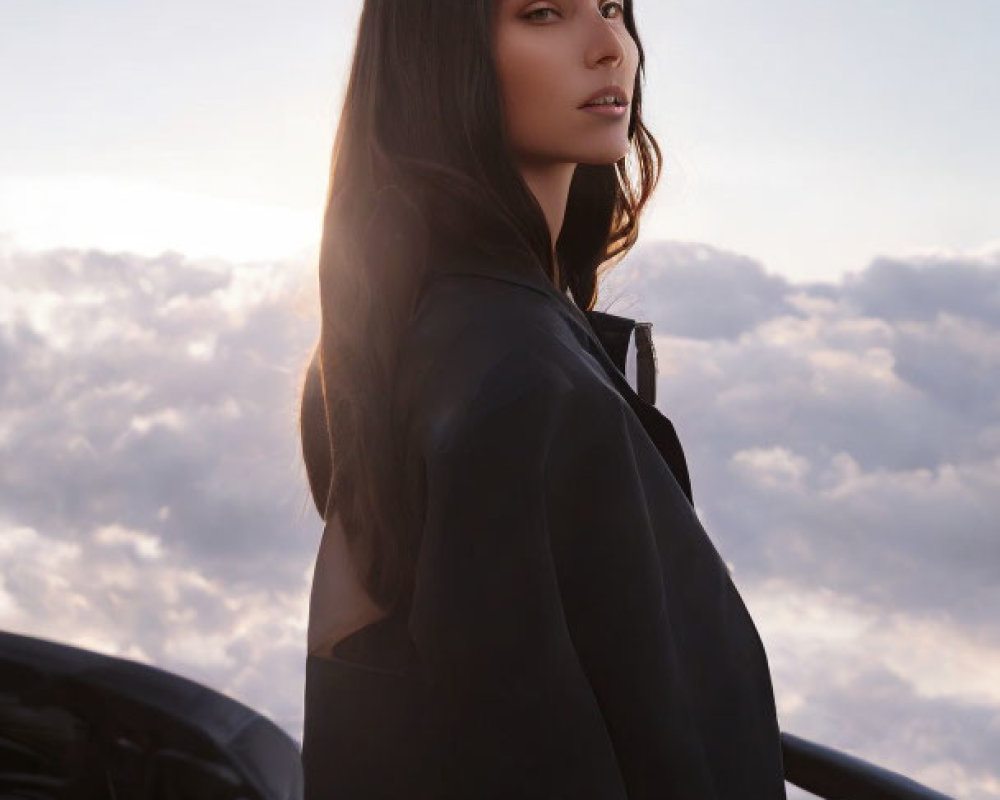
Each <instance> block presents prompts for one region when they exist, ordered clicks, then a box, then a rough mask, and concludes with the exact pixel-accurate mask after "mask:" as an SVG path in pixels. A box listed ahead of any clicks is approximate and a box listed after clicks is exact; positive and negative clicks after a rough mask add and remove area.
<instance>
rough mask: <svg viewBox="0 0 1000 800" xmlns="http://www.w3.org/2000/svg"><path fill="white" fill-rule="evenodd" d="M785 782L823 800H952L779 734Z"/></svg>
mask: <svg viewBox="0 0 1000 800" xmlns="http://www.w3.org/2000/svg"><path fill="white" fill-rule="evenodd" d="M781 752H782V756H783V758H784V761H785V780H786V781H787V782H788V783H791V784H794V785H795V786H798V787H799V788H800V789H805V790H806V791H807V792H811V793H812V794H814V795H816V796H818V797H823V798H826V800H952V798H950V797H949V796H948V795H944V794H941V793H940V792H935V791H934V790H933V789H928V788H927V787H926V786H922V785H921V784H919V783H917V782H916V781H913V780H910V779H909V778H907V777H905V776H904V775H900V774H899V773H896V772H890V771H889V770H887V769H883V768H882V767H877V766H875V765H874V764H869V763H868V762H867V761H864V760H862V759H860V758H856V757H854V756H849V755H847V754H846V753H841V752H840V751H839V750H834V749H833V748H832V747H824V746H823V745H821V744H816V743H815V742H810V741H808V740H807V739H802V738H800V737H798V736H793V735H792V734H790V733H782V734H781Z"/></svg>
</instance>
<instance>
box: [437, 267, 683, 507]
mask: <svg viewBox="0 0 1000 800" xmlns="http://www.w3.org/2000/svg"><path fill="white" fill-rule="evenodd" d="M525 262H526V259H525V258H524V254H523V253H522V252H521V251H519V250H514V249H510V250H509V251H508V250H505V251H503V252H502V253H492V254H485V253H481V252H477V253H473V254H465V255H463V256H461V257H452V258H449V259H448V264H447V266H446V267H445V268H443V269H441V270H440V272H447V273H453V274H464V275H479V276H484V277H489V278H495V279H496V280H501V281H507V282H508V283H515V284H518V285H521V286H525V287H527V288H529V289H533V290H535V291H537V292H541V293H542V294H545V295H548V296H549V297H551V298H552V299H553V300H554V301H555V302H556V305H557V307H558V308H559V310H560V312H561V313H562V315H563V316H564V317H565V318H567V319H568V320H570V321H571V322H572V324H574V325H575V326H576V327H577V329H578V330H580V331H581V332H582V333H583V334H584V336H585V341H586V343H587V347H588V350H589V351H590V353H591V354H592V355H593V356H594V357H595V358H596V359H597V360H598V362H599V363H600V364H601V366H602V368H603V369H604V372H605V373H606V374H607V376H608V378H609V379H610V380H611V381H612V383H613V385H614V386H615V388H616V389H617V390H618V392H619V394H621V396H622V397H623V398H624V399H625V401H626V402H627V403H628V404H629V406H630V407H631V408H632V410H633V411H634V412H635V414H636V416H637V417H638V418H639V421H640V422H641V423H642V425H643V427H644V428H645V429H646V433H648V434H649V437H650V439H651V440H652V441H653V443H654V444H655V445H656V448H657V449H658V450H659V451H660V454H661V455H662V456H663V459H664V460H665V461H666V462H667V466H668V467H670V471H671V472H672V473H673V475H674V478H675V479H676V480H677V483H678V484H679V485H680V487H681V489H682V490H683V492H684V494H685V495H686V496H687V499H688V502H689V503H691V504H692V505H693V504H694V498H693V496H692V492H691V478H690V475H689V473H688V467H687V459H686V458H685V456H684V449H683V448H682V447H681V443H680V439H679V438H678V436H677V431H676V430H675V429H674V425H673V423H672V422H671V421H670V420H669V419H668V418H667V417H666V416H665V415H664V414H663V413H662V412H660V410H659V409H658V408H657V407H656V405H655V404H654V403H655V386H656V354H655V351H654V349H653V342H652V335H651V333H652V330H651V329H652V325H651V323H648V322H636V320H634V319H631V318H629V317H622V316H618V315H616V314H609V313H607V312H604V311H582V310H581V309H580V308H579V307H578V306H577V305H576V303H574V302H573V301H572V300H571V299H570V298H569V297H567V296H566V295H564V294H562V293H561V292H560V291H559V290H558V289H556V287H555V286H553V285H552V282H551V281H549V279H548V278H547V277H546V276H545V274H544V273H543V272H542V271H541V270H539V269H538V268H537V266H536V265H534V264H533V263H530V264H529V263H525ZM439 266H440V265H439ZM633 330H635V331H636V345H637V347H636V350H637V356H636V366H637V384H638V386H639V389H640V390H642V396H641V395H640V394H639V393H638V392H636V390H635V389H633V388H632V386H631V384H629V382H628V379H627V378H626V377H625V360H626V357H627V353H628V344H629V340H630V338H631V335H632V332H633Z"/></svg>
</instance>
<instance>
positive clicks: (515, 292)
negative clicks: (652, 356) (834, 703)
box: [302, 251, 785, 800]
mask: <svg viewBox="0 0 1000 800" xmlns="http://www.w3.org/2000/svg"><path fill="white" fill-rule="evenodd" d="M522 262H523V259H522V257H521V256H518V255H516V254H514V252H513V251H511V254H510V256H509V257H505V256H496V255H495V256H486V255H483V254H476V255H466V256H463V257H460V258H459V257H456V258H452V259H449V260H447V261H446V263H443V264H441V265H439V266H440V267H441V269H439V270H438V271H436V272H435V273H434V275H433V277H432V278H431V279H430V280H429V281H428V283H427V284H426V286H425V289H424V291H423V293H422V295H421V300H420V303H419V305H418V307H417V310H416V314H415V316H414V319H413V322H412V326H411V330H410V332H409V334H408V335H407V337H406V339H405V343H404V346H403V352H402V353H401V358H400V371H399V375H398V378H397V390H396V394H395V395H394V402H395V413H394V419H393V424H394V425H398V435H399V437H400V439H399V441H400V442H401V446H402V447H403V453H404V464H405V465H406V474H407V475H409V476H413V478H414V479H413V481H412V483H411V488H410V489H409V490H408V491H407V492H406V501H407V503H408V505H409V507H410V508H412V509H413V518H414V520H416V521H417V522H416V524H419V526H420V536H421V539H420V551H419V556H418V560H417V565H416V571H417V582H416V588H415V591H414V594H413V597H412V599H411V601H410V602H409V603H408V604H407V605H406V607H405V608H403V609H401V611H400V612H399V613H397V614H395V615H393V616H391V617H389V618H386V619H384V620H380V621H379V622H376V623H374V624H372V625H369V626H367V627H365V628H362V629H361V630H360V631H358V632H356V633H354V634H352V635H351V636H349V637H347V638H346V639H344V640H343V641H342V642H341V643H340V644H339V645H338V646H337V647H336V648H334V656H335V657H334V658H333V659H323V658H319V657H316V656H309V658H308V661H307V668H306V669H307V674H306V688H305V730H304V739H303V754H302V758H303V768H304V780H305V799H306V800H321V798H322V799H324V800H326V799H327V798H328V799H329V800H374V798H390V797H391V798H404V797H405V798H427V800H430V799H431V798H433V799H434V800H445V799H447V800H470V799H471V798H475V799H476V800H494V799H495V800H500V799H501V798H503V800H515V799H516V800H556V798H565V800H570V799H572V800H654V799H655V800H668V799H672V798H685V799H686V800H695V799H697V800H736V799H737V798H739V800H777V799H778V798H784V797H785V786H784V778H783V766H782V760H781V743H780V737H779V730H778V724H777V718H776V713H775V705H774V696H773V691H772V685H771V679H770V674H769V668H768V662H767V657H766V653H765V650H764V647H763V644H762V642H761V640H760V637H759V636H758V633H757V630H756V627H755V626H754V623H753V621H752V619H751V617H750V615H749V613H748V612H747V609H746V607H745V605H744V603H743V601H742V599H741V598H740V595H739V592H738V591H737V589H736V587H735V586H734V584H733V582H732V580H731V578H730V575H729V571H728V569H727V568H726V565H725V563H724V561H723V560H722V558H721V557H720V555H719V553H718V552H717V550H716V548H715V547H714V545H713V543H712V541H711V540H710V538H709V537H708V535H707V533H706V532H705V530H704V528H703V527H702V525H701V523H700V521H699V519H698V517H697V515H696V513H695V510H694V506H693V504H692V494H691V485H690V479H689V476H688V471H687V465H686V463H685V459H684V453H683V450H682V448H681V445H680V442H679V440H678V438H677V435H676V432H675V430H674V426H673V424H672V423H671V421H670V420H669V419H668V418H667V417H666V416H664V415H663V414H662V413H661V412H660V411H659V410H658V409H657V408H656V407H655V406H654V405H652V404H651V403H649V402H647V401H646V400H644V399H643V398H641V397H640V396H639V395H638V394H637V393H636V392H635V391H634V390H633V389H632V387H631V385H630V384H629V382H628V380H627V379H626V377H625V375H624V372H625V363H624V360H625V353H626V350H625V347H623V346H622V341H623V338H622V334H623V332H624V331H626V330H627V331H628V332H629V333H631V331H632V329H633V328H634V326H635V322H634V320H630V319H628V318H625V317H617V316H615V315H610V314H601V313H600V312H582V311H581V310H580V309H578V308H577V307H576V306H575V305H574V304H573V303H572V301H571V300H570V299H569V298H568V297H566V296H564V295H562V294H560V293H559V292H558V290H556V288H555V287H554V286H552V284H551V283H550V282H549V281H548V279H547V278H546V277H545V275H544V274H542V273H541V271H540V270H538V269H537V267H536V268H534V269H532V268H531V267H530V266H529V265H527V264H525V263H522ZM624 341H625V346H626V347H627V343H628V339H627V336H626V337H625V339H624Z"/></svg>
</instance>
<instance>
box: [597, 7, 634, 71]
mask: <svg viewBox="0 0 1000 800" xmlns="http://www.w3.org/2000/svg"><path fill="white" fill-rule="evenodd" d="M622 31H624V32H625V34H624V35H625V36H627V35H628V32H627V31H626V30H625V26H624V25H621V24H620V23H617V24H616V23H615V22H613V21H612V20H609V19H608V18H607V17H605V16H604V15H603V14H602V13H601V9H599V8H597V9H594V14H593V16H592V17H588V22H587V32H588V44H587V63H588V65H589V64H603V63H607V64H609V65H611V66H617V65H619V64H621V63H622V62H623V61H624V59H625V54H626V50H625V48H626V44H625V42H624V41H623V35H622Z"/></svg>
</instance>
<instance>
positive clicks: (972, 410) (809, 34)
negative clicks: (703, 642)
mask: <svg viewBox="0 0 1000 800" xmlns="http://www.w3.org/2000/svg"><path fill="white" fill-rule="evenodd" d="M357 9H358V3H357V2H354V3H346V2H331V1H330V0H327V1H326V2H322V3H320V2H317V0H288V2H285V3H284V4H282V5H280V6H278V5H277V4H263V3H257V2H253V1H251V2H247V0H243V2H241V3H236V2H230V0H223V1H220V2H215V3H213V4H212V5H211V6H208V7H207V6H206V5H205V4H203V3H198V4H196V3H194V2H190V0H176V2H173V3H169V4H163V3H160V4H153V3H151V2H136V0H131V2H128V3H126V2H122V1H120V0H74V1H73V2H70V1H69V0H58V1H57V0H48V1H46V2H38V1H37V0H32V1H31V2H27V1H25V2H18V1H17V0H0V22H2V24H0V73H2V74H3V75H5V76H6V77H5V78H4V79H3V80H2V81H0V112H2V120H3V124H0V448H2V455H0V627H2V628H5V629H9V630H14V631H17V632H21V633H28V634H31V635H37V636H43V637H46V638H52V639H56V640H59V641H65V642H69V643H73V644H77V645H80V646H83V647H89V648H92V649H95V650H99V651H101V652H108V653H115V654H119V655H124V656H127V657H130V658H136V659H139V660H142V661H146V662H149V663H153V664H157V665H159V666H162V667H165V668H167V669H171V670H173V671H176V672H178V673H180V674H183V675H186V676H188V677H192V678H194V679H196V680H200V681H202V682H204V683H207V684H208V685H211V686H213V687H215V688H217V689H219V690H221V691H225V692H227V693H229V694H231V695H232V696H234V697H236V698H238V699H240V700H242V701H244V702H247V703H249V704H250V705H252V706H254V707H255V708H258V709H259V710H261V711H263V712H264V713H266V714H268V715H269V716H271V717H272V718H273V719H275V720H276V721H278V722H279V724H281V725H282V726H283V727H284V728H285V729H286V730H288V732H289V733H290V734H292V735H293V736H295V737H296V738H298V737H299V736H300V735H301V721H302V707H301V705H302V682H303V679H304V671H303V667H304V652H305V625H306V610H307V605H308V590H309V579H310V577H311V570H312V564H313V558H314V556H315V551H316V547H317V545H318V542H319V536H320V533H321V522H320V520H319V517H318V516H317V515H316V513H315V510H314V509H313V508H312V507H311V500H310V498H309V495H308V490H307V484H306V482H305V474H304V470H303V468H302V465H301V456H300V453H299V450H298V440H297V432H296V411H297V402H298V391H299V388H300V379H301V375H302V371H303V369H304V366H305V363H306V360H307V358H308V354H309V351H310V348H311V346H312V343H313V341H314V340H315V337H316V335H317V332H318V324H319V323H318V315H317V310H318V309H317V300H316V297H315V288H314V287H315V262H314V260H312V259H313V258H314V253H315V248H316V242H317V241H318V236H319V228H318V225H319V220H320V218H321V215H322V208H321V205H320V203H321V200H322V195H323V193H324V192H325V189H326V173H327V169H328V159H329V148H330V145H331V137H332V133H333V129H334V125H335V113H336V110H337V108H338V107H339V101H340V96H341V92H342V91H343V82H344V78H345V73H344V71H345V68H346V65H347V57H348V55H349V46H350V44H351V41H350V40H351V36H353V33H354V30H355V25H356V20H357ZM637 16H638V20H639V24H640V26H642V34H643V38H644V44H645V47H646V52H647V57H648V69H649V72H648V76H647V86H646V95H645V99H646V109H647V116H648V121H649V125H650V127H651V128H652V130H653V132H654V134H655V135H657V137H658V138H659V141H660V143H661V145H662V146H663V147H664V150H665V152H666V155H667V164H666V172H665V174H664V178H663V183H662V184H661V189H660V192H659V194H658V195H657V199H656V201H655V202H654V204H653V206H652V208H651V211H650V213H649V215H648V216H647V217H646V218H645V219H644V227H643V232H642V237H641V239H640V244H639V246H638V247H637V248H636V250H635V251H634V252H633V253H632V254H631V255H630V256H629V258H628V259H627V260H626V261H625V262H624V263H623V264H622V265H621V267H620V269H619V271H618V272H617V273H616V274H615V275H613V276H612V277H611V278H609V281H608V283H607V284H606V285H605V287H604V288H605V291H604V294H603V296H602V297H603V299H602V302H601V303H600V304H599V306H598V307H599V308H603V309H604V310H608V311H611V312H612V313H619V314H625V315H627V316H633V317H637V318H639V319H642V320H649V321H652V322H653V331H654V335H655V337H656V338H655V343H656V348H657V355H658V365H659V385H658V390H657V398H658V405H659V406H660V408H661V410H663V411H664V412H665V413H666V414H667V415H668V416H669V417H670V418H671V420H672V421H673V422H674V424H675V426H676V427H677V430H678V433H679V435H680V438H681V441H682V442H683V444H684V447H685V450H686V452H687V455H688V460H689V464H690V466H691V472H692V482H693V487H694V495H695V498H696V501H697V511H698V514H699V516H700V517H701V519H702V521H703V522H704V523H705V527H706V529H707V531H708V532H709V534H710V536H711V537H712V539H713V541H714V542H715V543H716V545H717V547H718V548H719V550H720V552H721V553H722V555H723V557H724V558H725V559H726V560H727V561H728V562H729V563H730V565H731V566H732V568H733V577H734V580H735V582H736V583H737V586H738V588H739V589H740V591H741V593H742V594H743V596H744V599H745V600H746V602H747V606H748V608H749V609H750V611H751V614H752V615H753V617H754V620H755V621H756V623H757V626H758V629H759V630H760V632H761V636H762V639H763V640H764V643H765V646H766V648H767V652H768V656H769V659H770V662H771V667H772V671H773V676H774V683H775V692H776V696H777V701H778V707H779V721H780V723H781V726H782V728H783V729H785V730H789V731H791V732H793V733H796V734H798V735H800V736H805V737H806V738H811V739H814V740H816V741H820V742H823V743H826V744H829V745H832V746H834V747H837V748H840V749H844V750H846V751H848V752H851V753H854V754H856V755H860V756H862V757H864V758H867V759H869V760H872V761H875V762H876V763H879V764H882V765H884V766H886V767H889V768H891V769H895V770H898V771H902V772H905V773H906V774H908V775H910V776H912V777H914V778H916V779H917V780H921V781H923V782H925V783H928V784H929V785H931V786H933V787H935V788H938V789H940V790H942V791H947V792H949V793H951V794H953V795H955V796H957V797H961V798H963V800H980V799H981V798H995V797H1000V766H998V763H997V758H996V754H997V753H998V752H1000V625H998V623H997V622H996V612H995V609H996V608H998V607H1000V535H998V530H1000V525H998V520H1000V63H998V62H1000V57H998V55H997V52H996V51H997V48H996V47H995V36H996V32H997V31H998V30H1000V3H996V2H994V0H977V1H974V0H952V2H949V3H943V2H940V0H939V1H938V2H935V3H931V2H928V1H927V0H905V1H904V0H881V2H877V3H873V2H865V3H860V2H839V3H833V2H828V3H820V2H801V0H800V2H792V1H791V0H776V1H775V2H772V3H769V4H766V6H762V5H761V4H746V3H742V4H741V3H737V2H735V1H733V2H725V3H722V2H716V3H712V2H707V1H706V0H698V2H697V3H695V2H694V0H689V2H672V3H670V2H661V1H660V0H656V2H655V3H654V2H653V0H648V1H647V2H640V3H639V5H638V8H637ZM12 76H13V77H12ZM792 796H794V793H793V795H792Z"/></svg>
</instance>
